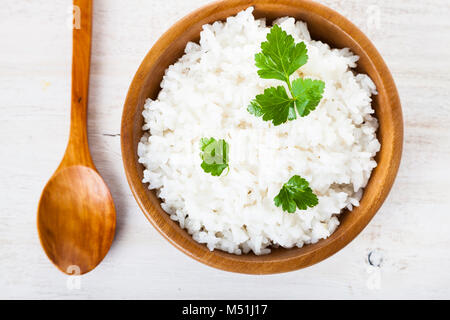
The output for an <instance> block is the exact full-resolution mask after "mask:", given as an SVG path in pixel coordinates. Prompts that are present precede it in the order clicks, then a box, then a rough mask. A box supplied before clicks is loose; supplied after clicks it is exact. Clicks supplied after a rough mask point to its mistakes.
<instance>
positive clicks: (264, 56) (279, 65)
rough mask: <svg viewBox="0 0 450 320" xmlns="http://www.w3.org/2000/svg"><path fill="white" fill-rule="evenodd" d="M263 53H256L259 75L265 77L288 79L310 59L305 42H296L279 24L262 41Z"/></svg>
mask: <svg viewBox="0 0 450 320" xmlns="http://www.w3.org/2000/svg"><path fill="white" fill-rule="evenodd" d="M261 49H262V52H261V53H257V54H256V55H255V62H256V66H257V67H258V68H259V70H258V75H259V76H260V77H261V78H263V79H278V80H282V81H288V80H289V76H290V75H291V74H293V73H294V72H295V71H296V70H297V69H298V68H300V67H301V66H302V65H304V64H305V63H306V62H307V61H308V55H307V50H306V45H305V43H304V42H300V43H297V44H295V42H294V38H293V37H292V36H291V35H288V34H287V33H286V31H284V30H283V29H281V28H280V27H279V26H278V25H274V26H273V27H272V28H271V29H270V32H269V33H268V34H267V41H265V42H263V43H261Z"/></svg>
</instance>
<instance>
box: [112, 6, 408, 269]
mask: <svg viewBox="0 0 450 320" xmlns="http://www.w3.org/2000/svg"><path fill="white" fill-rule="evenodd" d="M249 6H254V8H255V10H254V15H255V17H256V18H262V17H266V18H267V19H268V21H269V22H271V21H272V20H274V19H276V18H278V17H283V16H291V17H294V18H296V19H298V20H303V21H305V22H307V24H308V28H309V31H310V33H311V36H312V38H313V39H316V40H321V41H324V42H326V43H328V44H330V45H331V47H334V48H343V47H348V48H350V49H351V50H352V51H353V52H354V53H355V54H357V55H359V57H360V60H359V62H358V68H357V72H360V73H365V74H368V75H369V76H370V77H371V78H372V80H373V81H374V82H375V84H376V86H377V89H378V92H379V94H378V95H377V96H375V97H374V101H373V107H374V109H375V112H376V116H377V118H378V120H379V123H380V127H379V129H378V139H379V140H380V142H381V150H380V152H379V153H378V154H377V157H376V160H377V162H378V166H377V167H376V169H375V170H374V171H373V172H372V176H371V178H370V181H369V183H368V185H367V187H366V188H365V191H364V195H363V197H362V200H361V204H360V206H359V207H357V208H355V209H354V210H353V211H351V212H348V211H347V212H343V213H342V214H341V215H340V217H339V220H340V222H341V224H340V226H339V227H338V229H337V230H336V231H335V232H334V233H333V234H332V235H331V236H330V237H329V238H327V239H323V240H320V241H319V242H317V243H316V244H311V245H305V246H304V247H303V248H292V249H283V248H277V249H273V250H272V252H271V253H270V254H268V255H263V256H256V255H254V254H245V255H234V254H228V253H226V252H223V251H220V250H214V251H209V250H208V248H207V247H206V245H204V244H200V243H198V242H196V241H194V240H193V239H192V237H191V236H190V235H189V234H188V233H187V232H186V231H185V230H183V229H181V228H180V226H179V225H178V223H177V222H174V221H172V220H171V219H170V217H169V215H168V214H167V213H165V212H164V211H163V210H162V209H161V206H160V203H161V201H160V200H159V199H158V198H157V197H156V195H155V193H154V192H153V191H150V190H148V185H147V184H143V183H142V182H141V181H142V177H143V169H144V168H143V166H142V165H141V164H139V163H138V156H137V145H138V142H139V140H140V139H141V136H142V134H143V131H142V129H141V128H142V125H143V117H142V110H143V107H144V102H145V99H147V98H152V99H155V98H156V97H157V95H158V92H159V90H160V82H161V80H162V77H163V74H164V71H165V70H166V68H167V67H168V66H169V65H171V64H173V63H174V62H175V61H176V60H177V59H178V58H179V57H181V56H182V55H183V53H184V48H185V46H186V44H187V42H188V41H194V42H197V41H198V40H199V38H200V31H201V29H202V25H204V24H207V23H212V22H214V21H217V20H225V19H226V18H227V17H229V16H232V15H235V14H237V13H238V12H239V11H241V10H244V9H246V8H248V7H249ZM121 144H122V156H123V163H124V166H125V172H126V176H127V179H128V183H129V185H130V187H131V191H132V192H133V194H134V197H135V198H136V200H137V202H138V204H139V206H140V207H141V209H142V211H143V212H144V214H145V216H146V217H147V219H148V220H149V221H150V222H151V223H152V224H153V226H154V227H155V228H156V229H157V230H158V231H159V232H160V233H161V234H162V235H163V236H164V237H166V238H167V240H169V241H170V242H171V243H172V244H173V245H174V246H175V247H177V248H178V249H180V250H181V251H183V252H184V253H185V254H187V255H189V256H190V257H192V258H194V259H196V260H198V261H200V262H202V263H205V264H207V265H209V266H212V267H215V268H219V269H222V270H227V271H233V272H240V273H249V274H270V273H279V272H286V271H291V270H296V269H300V268H304V267H307V266H310V265H312V264H314V263H317V262H319V261H321V260H323V259H325V258H327V257H329V256H331V255H332V254H334V253H336V252H337V251H338V250H340V249H342V248H343V247H344V246H345V245H347V244H348V243H349V242H350V241H351V240H352V239H353V238H355V237H356V235H358V234H359V233H360V232H361V230H362V229H363V228H364V227H365V226H366V225H367V224H368V222H369V221H370V220H371V219H372V217H373V216H374V215H375V213H376V212H377V210H378V208H380V206H381V204H382V203H383V201H384V200H385V198H386V196H387V195H388V193H389V190H390V189H391V186H392V183H393V182H394V178H395V176H396V173H397V170H398V166H399V164H400V158H401V152H402V144H403V120H402V111H401V106H400V100H399V97H398V93H397V89H396V87H395V84H394V81H393V79H392V76H391V74H390V72H389V70H388V68H387V66H386V64H385V63H384V61H383V59H382V58H381V56H380V54H379V53H378V51H377V50H376V49H375V47H374V46H373V44H372V43H371V42H370V40H369V39H368V38H367V37H366V36H365V35H364V34H363V33H362V32H361V31H360V30H359V29H358V28H357V27H356V26H355V25H353V24H352V23H351V22H349V21H348V20H347V19H346V18H344V17H342V16H341V15H339V14H338V13H336V12H335V11H333V10H331V9H329V8H327V7H325V6H323V5H320V4H318V3H316V2H312V1H300V0H278V1H276V2H275V1H272V0H227V1H219V2H215V3H212V4H209V5H206V6H204V7H203V8H201V9H198V10H196V11H194V12H192V13H191V14H189V15H187V16H186V17H184V18H183V19H181V20H180V21H178V22H177V23H176V24H175V25H173V26H172V27H171V28H170V29H169V30H168V31H167V32H166V33H165V34H164V35H162V36H161V38H160V39H159V40H158V41H157V42H156V43H155V45H154V46H153V48H152V49H151V50H150V51H149V53H148V54H147V55H146V57H145V58H144V61H143V62H142V64H141V66H140V67H139V69H138V71H137V73H136V75H135V77H134V79H133V82H132V83H131V86H130V89H129V91H128V95H127V98H126V102H125V106H124V111H123V116H122V130H121Z"/></svg>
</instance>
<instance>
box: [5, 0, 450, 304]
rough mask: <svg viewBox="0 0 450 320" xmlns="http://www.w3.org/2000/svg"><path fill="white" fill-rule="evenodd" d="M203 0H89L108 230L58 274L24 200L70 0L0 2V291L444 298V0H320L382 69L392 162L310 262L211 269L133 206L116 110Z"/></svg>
mask: <svg viewBox="0 0 450 320" xmlns="http://www.w3.org/2000/svg"><path fill="white" fill-rule="evenodd" d="M207 2H209V1H206V0H166V1H161V0H129V1H122V0H96V1H95V4H94V30H93V53H92V68H91V86H90V100H89V105H90V109H89V140H90V144H91V150H92V153H93V157H94V160H95V163H96V164H97V167H98V169H99V171H100V172H101V173H102V175H103V177H104V178H105V180H106V182H107V183H108V185H109V186H110V188H111V192H112V194H113V197H114V200H115V203H116V207H117V213H118V228H117V234H116V238H115V241H114V243H113V246H112V248H111V251H110V252H109V254H108V255H107V256H106V258H105V260H104V261H103V263H102V264H101V265H100V266H99V267H98V268H97V269H95V270H94V271H93V272H91V273H89V274H87V275H85V276H82V277H81V278H78V279H72V280H68V277H67V276H66V275H64V274H62V273H61V272H60V271H58V270H57V269H56V268H55V267H54V266H53V265H52V264H51V263H50V262H49V260H48V259H47V257H46V256H45V254H44V252H43V250H42V249H41V246H40V244H39V240H38V236H37V231H36V208H37V203H38V200H39V196H40V193H41V190H42V188H43V186H44V184H45V182H46V181H47V179H48V178H49V177H50V176H51V174H52V173H53V171H54V170H55V169H56V167H57V165H58V163H59V161H60V160H61V157H62V155H63V152H64V148H65V145H66V142H67V136H68V127H69V98H70V96H69V92H70V72H71V64H70V63H71V30H70V29H69V28H68V27H67V24H68V20H69V18H70V12H71V6H70V5H71V1H70V0H64V1H46V0H32V1H31V0H27V1H25V0H22V1H16V0H3V1H2V5H1V6H0V39H1V42H0V146H1V148H0V155H1V156H0V169H1V171H0V172H1V174H0V177H1V179H0V298H8V299H10V298H14V299H16V298H44V299H56V298H63V299H67V298H75V299H80V298H89V299H90V298H136V299H152V298H153V299H155V298H176V299H181V298H185V299H190V298H193V299H201V298H203V299H208V298H222V299H227V298H237V299H244V298H247V299H251V298H268V299H270V298H275V299H291V298H345V299H347V298H363V299H364V298H450V272H449V270H450V249H449V248H450V231H449V229H450V124H449V120H450V106H449V101H450V90H449V88H450V2H449V1H448V0H407V1H406V0H402V1H401V0H368V1H358V0H346V1H343V0H342V1H341V0H326V1H323V2H324V3H325V4H327V5H329V6H330V7H332V8H334V9H336V10H337V11H339V12H341V13H343V14H344V15H346V16H347V17H348V18H350V20H352V21H353V22H355V23H356V24H357V25H358V26H359V27H360V28H361V29H362V30H363V31H364V32H366V34H367V35H368V36H369V37H370V38H371V39H372V40H373V42H374V43H375V45H376V46H377V48H378V49H379V51H380V52H381V54H382V55H383V57H384V58H385V60H386V62H387V64H388V66H389V67H390V68H391V71H392V73H393V76H394V78H395V80H396V83H397V86H398V90H399V92H400V97H401V100H402V104H403V112H404V121H405V145H404V153H403V160H402V164H401V168H400V171H399V174H398V177H397V180H396V182H395V185H394V187H393V189H392V191H391V194H390V195H389V197H388V199H387V201H386V202H385V204H384V205H383V207H382V208H381V210H380V211H379V212H378V214H377V215H376V216H375V218H374V219H373V220H372V222H371V223H370V224H369V226H368V227H367V228H366V229H365V230H364V231H363V232H362V233H361V234H360V235H359V236H358V237H357V238H356V239H355V240H354V241H353V242H351V243H350V244H349V245H348V246H347V247H345V248H344V249H343V250H341V251H340V252H339V253H337V254H336V255H334V256H332V257H331V258H329V259H327V260H325V261H323V262H321V263H319V264H317V265H314V266H312V267H309V268H307V269H304V270H299V271H296V272H290V273H286V274H281V275H270V276H249V275H240V274H232V273H228V272H223V271H219V270H216V269H212V268H210V267H207V266H205V265H203V264H200V263H198V262H196V261H194V260H192V259H191V258H188V257H187V256H185V255H184V254H183V253H181V252H179V251H178V250H177V249H175V248H174V247H173V246H172V245H170V244H169V243H168V242H167V241H166V240H165V239H164V238H163V237H162V236H160V235H159V234H158V233H157V231H156V230H155V229H154V228H153V227H152V226H151V225H150V223H149V222H148V221H147V220H146V218H145V217H144V215H143V214H142V213H141V211H140V210H139V208H138V206H137V204H136V202H135V201H134V198H133V196H132V195H131V192H130V190H129V188H128V185H127V182H126V179H125V175H124V171H123V168H122V161H121V155H120V136H119V130H120V118H121V112H122V106H123V102H124V99H125V95H126V93H127V89H128V85H129V84H130V82H131V79H132V77H133V75H134V73H135V71H136V70H137V67H138V66H139V64H140V62H141V60H142V58H143V57H144V55H145V54H146V52H147V51H148V50H149V49H150V47H151V46H152V44H153V43H154V42H155V41H156V40H157V38H158V37H159V36H160V35H161V34H162V33H163V32H164V31H165V30H166V29H167V28H168V27H169V26H170V25H171V24H173V23H174V22H175V21H176V20H177V19H179V18H180V17H182V16H184V15H185V14H187V13H188V12H190V11H192V10H193V9H195V8H197V7H199V6H201V5H203V4H205V3H207ZM370 252H373V254H372V258H374V259H373V260H374V261H373V263H374V264H375V265H377V264H378V262H379V261H381V264H380V266H379V267H376V266H371V265H370V264H369V263H368V255H369V253H370ZM376 260H378V262H377V261H376Z"/></svg>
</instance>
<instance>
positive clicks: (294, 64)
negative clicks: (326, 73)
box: [247, 25, 325, 126]
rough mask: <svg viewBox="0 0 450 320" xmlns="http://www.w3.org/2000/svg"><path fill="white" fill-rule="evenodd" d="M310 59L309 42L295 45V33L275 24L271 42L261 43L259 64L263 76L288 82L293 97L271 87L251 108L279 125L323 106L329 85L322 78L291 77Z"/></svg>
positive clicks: (271, 33) (284, 90) (257, 98)
mask: <svg viewBox="0 0 450 320" xmlns="http://www.w3.org/2000/svg"><path fill="white" fill-rule="evenodd" d="M307 61H308V50H307V49H306V45H305V43H304V42H300V43H297V44H295V41H294V38H293V37H292V36H290V35H288V34H287V33H286V31H284V30H282V29H281V28H280V27H279V26H278V25H274V26H273V27H272V28H271V29H270V32H269V33H268V34H267V41H265V42H263V43H261V52H260V53H257V54H256V55H255V65H256V66H257V67H258V68H259V69H258V75H259V76H260V77H261V78H263V79H277V80H282V81H284V82H285V83H286V84H287V88H288V89H289V93H290V96H289V95H288V93H287V92H286V89H285V88H284V87H282V86H278V87H276V88H275V87H271V88H268V89H266V90H264V93H263V94H260V95H257V96H256V98H255V99H253V100H252V101H251V102H250V105H249V106H248V107H247V111H248V112H249V113H250V114H253V115H255V116H257V117H261V116H262V119H263V120H264V121H272V123H273V124H274V125H275V126H277V125H280V124H282V123H285V122H286V121H288V120H294V119H297V112H298V114H299V116H300V117H304V116H307V115H308V114H309V113H310V112H311V111H313V110H314V109H315V108H316V107H317V106H318V105H319V103H320V100H321V99H322V95H323V91H324V88H325V83H324V82H323V81H320V80H311V79H301V78H299V79H296V80H294V81H293V82H292V84H291V81H290V79H289V76H290V75H291V74H293V73H294V72H295V71H296V70H297V69H298V68H300V67H301V66H303V65H304V64H305V63H306V62H307ZM296 110H297V111H296Z"/></svg>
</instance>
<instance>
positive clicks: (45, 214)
mask: <svg viewBox="0 0 450 320" xmlns="http://www.w3.org/2000/svg"><path fill="white" fill-rule="evenodd" d="M114 229H115V210H114V203H113V199H112V197H111V194H110V192H109V190H108V187H107V186H106V184H105V183H104V182H103V179H102V178H101V177H100V175H99V174H98V173H97V172H96V171H95V170H94V169H92V168H89V167H85V166H80V165H77V166H70V167H67V168H64V169H62V170H59V171H57V172H56V173H55V175H53V176H52V177H51V178H50V180H49V181H48V183H47V185H46V186H45V188H44V191H43V192H42V196H41V200H40V202H39V209H38V230H39V236H40V238H41V243H42V246H43V248H44V250H45V252H46V254H47V256H48V257H49V258H50V260H51V261H52V262H53V263H54V264H55V265H56V266H57V267H58V268H59V269H60V270H61V271H63V272H66V273H70V272H71V270H77V272H78V271H79V273H80V274H83V273H86V272H88V271H89V270H92V269H94V268H95V267H96V266H97V265H98V264H99V263H100V262H101V261H102V259H103V257H104V256H105V254H106V253H107V252H108V249H109V247H110V246H111V243H112V240H113V238H114ZM74 268H76V269H74Z"/></svg>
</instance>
